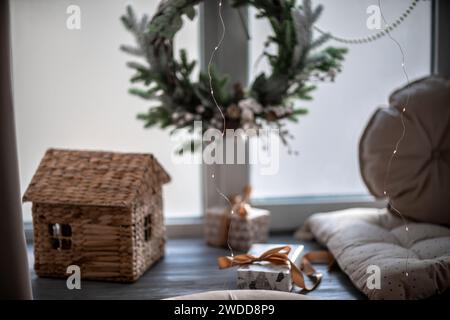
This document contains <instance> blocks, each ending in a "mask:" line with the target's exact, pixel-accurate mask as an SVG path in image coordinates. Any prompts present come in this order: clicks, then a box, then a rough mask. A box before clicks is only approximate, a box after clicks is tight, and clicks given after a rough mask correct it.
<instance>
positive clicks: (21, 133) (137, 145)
mask: <svg viewBox="0 0 450 320" xmlns="http://www.w3.org/2000/svg"><path fill="white" fill-rule="evenodd" d="M128 3H129V1H124V0H97V1H75V4H77V5H79V7H80V10H81V29H80V30H69V29H67V27H66V18H67V17H68V15H67V13H66V9H67V6H68V5H69V3H67V2H64V1H48V0H42V1H33V0H24V1H11V4H10V6H11V20H12V21H11V28H12V52H13V55H12V57H13V78H14V82H13V85H14V87H13V88H14V107H15V116H16V132H17V142H18V153H19V166H20V174H21V177H20V178H21V181H20V182H21V186H22V192H24V191H25V190H24V189H25V188H26V187H27V185H28V183H29V182H30V181H31V178H32V176H33V174H34V172H35V170H36V168H37V166H38V164H39V162H40V160H41V157H42V156H43V155H44V153H45V151H46V149H48V148H51V147H58V148H71V149H97V150H111V151H124V152H140V153H142V152H146V153H152V154H153V155H155V156H156V158H157V159H158V161H159V162H160V163H161V164H162V165H163V166H164V168H165V169H166V170H167V172H168V173H169V174H170V175H171V177H172V181H171V182H170V183H169V184H167V185H165V186H164V188H163V189H164V190H163V192H164V207H165V210H164V214H165V216H166V217H187V216H199V215H200V214H201V187H200V181H201V170H200V165H195V164H176V165H175V164H173V163H172V160H171V156H172V153H173V150H172V148H170V147H169V146H170V136H169V133H168V131H162V130H160V129H151V130H147V129H144V128H143V124H142V122H139V121H138V120H136V115H137V114H138V113H139V112H143V111H145V110H147V109H148V108H149V105H148V102H147V101H145V100H141V99H139V98H137V97H135V96H131V95H130V94H128V89H129V87H130V82H129V78H130V77H131V75H132V73H133V71H132V70H131V69H129V68H128V67H127V66H126V63H127V62H128V61H130V60H133V57H131V56H130V55H127V54H125V53H124V52H121V51H120V50H119V47H120V45H121V44H133V43H134V39H133V37H132V36H131V34H129V33H128V32H127V31H126V30H125V28H124V27H123V26H122V24H121V22H120V19H119V18H120V16H121V15H122V14H124V13H125V8H126V5H127V4H128ZM158 3H159V1H149V0H146V1H133V3H132V5H133V7H134V9H135V11H136V13H137V14H139V15H141V14H144V13H145V14H147V15H149V16H151V15H152V13H154V12H155V10H156V7H157V5H158ZM175 46H176V49H180V48H186V49H187V50H188V54H189V57H190V58H193V59H196V60H198V59H199V48H198V46H199V19H198V18H196V19H195V20H194V21H186V23H185V25H184V27H183V28H182V30H181V31H180V32H179V33H178V34H177V37H176V39H175ZM177 51H178V50H177ZM194 76H195V75H194ZM23 211H24V220H25V221H31V205H30V204H27V205H26V206H24V209H23Z"/></svg>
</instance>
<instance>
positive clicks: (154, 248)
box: [23, 149, 170, 282]
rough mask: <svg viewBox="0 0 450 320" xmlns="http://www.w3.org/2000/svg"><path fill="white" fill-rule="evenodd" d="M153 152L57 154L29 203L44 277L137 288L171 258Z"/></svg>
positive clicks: (46, 161) (42, 170)
mask: <svg viewBox="0 0 450 320" xmlns="http://www.w3.org/2000/svg"><path fill="white" fill-rule="evenodd" d="M169 181H170V177H169V175H168V174H167V173H166V172H165V171H164V169H163V168H162V167H161V165H160V164H159V163H158V161H157V160H156V159H155V158H154V157H153V156H152V155H150V154H130V153H127V154H126V153H112V152H96V151H70V150H56V149H50V150H48V151H47V152H46V154H45V156H44V158H43V159H42V161H41V163H40V165H39V167H38V169H37V171H36V173H35V175H34V177H33V179H32V181H31V183H30V185H29V187H28V189H27V191H26V192H25V195H24V197H23V201H24V202H25V201H31V202H32V214H33V229H34V252H35V262H34V268H35V270H36V273H37V274H38V275H39V276H43V277H67V276H68V275H67V274H66V270H67V267H68V266H69V265H77V266H79V267H80V271H81V277H82V278H83V279H95V280H107V281H118V282H133V281H135V280H137V279H138V278H139V277H140V276H141V275H142V274H143V273H144V272H145V271H146V270H147V269H148V268H149V267H150V266H151V265H152V264H153V263H155V262H156V261H157V260H158V259H160V258H161V257H162V256H163V255H164V246H165V227H164V218H163V208H162V193H161V189H162V185H163V184H165V183H167V182H169Z"/></svg>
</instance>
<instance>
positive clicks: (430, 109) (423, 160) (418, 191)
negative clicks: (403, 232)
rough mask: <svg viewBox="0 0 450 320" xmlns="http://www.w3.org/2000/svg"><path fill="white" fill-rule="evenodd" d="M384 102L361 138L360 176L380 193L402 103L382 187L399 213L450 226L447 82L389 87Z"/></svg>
mask: <svg viewBox="0 0 450 320" xmlns="http://www.w3.org/2000/svg"><path fill="white" fill-rule="evenodd" d="M408 96H409V101H408V102H407V100H408ZM389 103H390V107H389V108H379V109H378V110H377V111H376V112H375V114H374V115H373V116H372V118H371V119H370V121H369V124H368V125H367V127H366V129H365V131H364V133H363V135H362V137H361V140H360V145H359V150H360V152H359V153H360V168H361V174H362V177H363V179H364V181H365V183H366V185H367V187H368V188H369V190H370V192H371V193H372V194H373V195H374V196H376V197H383V191H384V190H383V189H384V182H385V177H386V171H387V167H388V161H389V158H390V156H391V155H392V152H393V150H394V146H395V144H396V142H397V141H398V140H399V138H400V136H401V134H402V124H401V118H400V116H401V110H402V109H403V107H404V106H406V107H407V109H406V112H405V113H404V118H405V127H406V135H405V137H404V139H403V141H402V142H401V144H400V145H399V148H398V152H397V154H396V155H395V158H394V160H393V161H392V166H391V170H390V174H389V176H388V179H387V180H386V190H387V191H388V193H389V195H390V198H391V203H392V204H393V205H394V207H395V208H396V209H398V210H399V211H400V212H401V213H402V215H403V216H406V217H409V218H411V219H414V220H417V221H422V222H429V223H439V224H445V225H450V80H448V79H443V78H440V77H435V76H433V77H428V78H425V79H421V80H418V81H416V82H413V83H411V85H409V86H406V87H404V88H402V89H399V90H397V91H395V92H394V93H393V94H392V95H391V96H390V98H389Z"/></svg>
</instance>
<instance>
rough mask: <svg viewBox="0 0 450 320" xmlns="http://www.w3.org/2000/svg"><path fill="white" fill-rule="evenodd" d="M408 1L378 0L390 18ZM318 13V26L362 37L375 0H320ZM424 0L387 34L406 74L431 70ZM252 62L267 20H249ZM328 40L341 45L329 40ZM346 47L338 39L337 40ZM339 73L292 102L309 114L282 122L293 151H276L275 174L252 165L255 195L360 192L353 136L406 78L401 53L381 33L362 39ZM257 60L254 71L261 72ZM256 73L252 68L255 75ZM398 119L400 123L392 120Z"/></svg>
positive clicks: (427, 10) (356, 137)
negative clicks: (293, 153)
mask: <svg viewBox="0 0 450 320" xmlns="http://www.w3.org/2000/svg"><path fill="white" fill-rule="evenodd" d="M410 2H411V1H410V0H383V1H381V3H382V9H383V13H384V15H385V17H386V20H387V21H388V22H389V21H392V19H396V18H397V17H398V16H399V15H400V14H401V13H402V12H403V11H404V10H405V9H406V8H407V7H408V6H409V4H410ZM313 3H315V4H317V3H322V4H323V5H324V12H323V15H322V17H321V19H320V20H319V22H318V25H319V26H320V27H321V28H322V29H324V30H326V31H330V32H331V33H333V34H335V35H337V36H342V37H347V38H354V37H361V36H365V35H367V34H371V33H373V32H374V31H372V30H369V29H368V28H367V27H366V19H367V17H368V15H367V14H366V9H367V7H368V6H369V5H373V4H377V3H378V1H377V0H340V1H335V0H334V1H332V0H322V1H313ZM430 7H431V5H430V1H420V2H419V4H418V6H417V8H416V9H415V10H414V11H413V13H412V14H411V16H410V17H409V18H408V19H407V20H406V21H405V22H404V23H403V24H402V25H401V26H400V28H399V29H397V30H395V31H394V32H393V34H392V35H393V37H394V38H396V39H397V40H398V41H399V42H400V44H401V45H402V47H403V50H404V52H405V55H406V68H407V72H408V74H409V76H410V78H411V79H416V78H419V77H422V76H425V75H428V74H429V72H430V50H431V36H430V35H431V10H430ZM251 32H252V35H253V40H252V43H251V61H252V63H253V62H254V61H255V60H256V58H257V56H258V55H259V54H260V53H261V52H262V43H263V41H264V40H265V38H266V37H267V35H268V33H269V32H271V31H270V26H269V25H268V23H267V21H264V20H256V21H255V19H251ZM328 44H330V45H334V46H343V45H342V44H340V43H336V42H333V41H331V42H329V43H328ZM344 46H345V45H344ZM347 47H348V49H349V53H348V54H347V56H346V61H345V63H344V66H343V72H342V73H341V74H339V75H338V76H337V79H336V82H335V83H326V84H323V83H319V84H318V87H319V88H318V90H316V91H315V92H314V93H313V97H314V100H313V101H311V102H305V101H298V102H297V105H299V106H303V107H307V108H308V109H309V114H308V115H306V116H304V117H303V118H301V120H300V123H299V124H294V125H290V126H289V128H290V130H291V132H292V133H293V134H294V136H295V140H294V141H293V142H292V144H293V146H294V147H295V149H297V150H298V151H299V153H300V154H299V155H298V156H289V155H288V154H287V152H286V150H285V149H282V152H281V158H280V167H281V168H280V172H279V174H278V175H275V176H261V175H260V174H259V172H260V171H259V168H258V166H254V167H253V168H252V171H251V181H252V183H253V184H254V190H255V192H254V196H255V197H285V196H310V195H330V194H332V195H335V194H362V193H367V190H366V187H365V186H364V184H363V182H362V180H361V178H360V173H359V164H358V156H357V146H358V140H359V137H360V135H361V133H362V130H363V128H364V127H365V125H366V123H367V121H368V119H369V117H370V116H371V114H372V113H373V112H374V110H375V108H376V107H377V106H379V105H382V104H387V101H388V95H389V94H390V93H391V92H392V91H393V90H394V89H396V88H398V87H400V86H403V85H404V84H406V80H405V77H404V74H403V71H402V67H401V55H400V53H399V49H398V47H397V46H396V44H395V43H394V42H392V40H391V39H389V38H388V37H384V38H382V39H380V40H378V41H376V42H373V43H370V44H363V45H348V46H347ZM267 69H268V66H267V63H264V62H263V63H261V64H260V65H259V68H258V69H257V71H258V72H259V71H261V70H267ZM254 74H255V71H253V72H252V75H253V76H254ZM399 125H400V123H399Z"/></svg>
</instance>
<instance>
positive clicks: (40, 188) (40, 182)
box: [23, 149, 170, 207]
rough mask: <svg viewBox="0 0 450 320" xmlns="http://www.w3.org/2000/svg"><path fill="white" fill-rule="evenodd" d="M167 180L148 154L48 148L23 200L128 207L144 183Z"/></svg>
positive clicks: (158, 183)
mask: <svg viewBox="0 0 450 320" xmlns="http://www.w3.org/2000/svg"><path fill="white" fill-rule="evenodd" d="M149 170H150V172H149ZM147 173H148V174H147ZM144 179H149V180H151V181H144ZM169 181H170V177H169V175H168V174H167V172H166V171H165V170H164V169H163V168H162V167H161V165H160V164H159V162H158V161H157V160H156V159H155V157H153V156H152V155H151V154H135V153H114V152H98V151H76V150H59V149H49V150H48V151H47V152H46V153H45V156H44V158H43V159H42V161H41V163H40V165H39V167H38V169H37V171H36V173H35V174H34V176H33V179H32V180H31V183H30V185H29V186H28V189H27V191H26V192H25V194H24V196H23V201H24V202H25V201H32V202H39V203H49V204H72V205H94V206H114V207H129V206H131V205H132V204H133V203H134V202H135V201H136V200H137V198H138V195H139V193H140V191H141V189H142V188H143V187H144V186H145V185H146V184H150V185H151V186H152V185H155V186H156V185H161V184H164V183H167V182H169ZM145 182H147V183H145Z"/></svg>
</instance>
